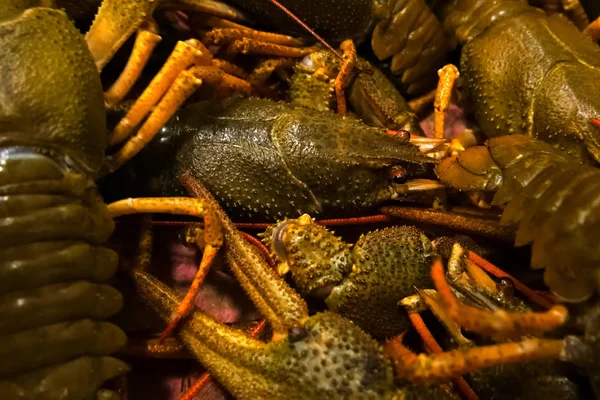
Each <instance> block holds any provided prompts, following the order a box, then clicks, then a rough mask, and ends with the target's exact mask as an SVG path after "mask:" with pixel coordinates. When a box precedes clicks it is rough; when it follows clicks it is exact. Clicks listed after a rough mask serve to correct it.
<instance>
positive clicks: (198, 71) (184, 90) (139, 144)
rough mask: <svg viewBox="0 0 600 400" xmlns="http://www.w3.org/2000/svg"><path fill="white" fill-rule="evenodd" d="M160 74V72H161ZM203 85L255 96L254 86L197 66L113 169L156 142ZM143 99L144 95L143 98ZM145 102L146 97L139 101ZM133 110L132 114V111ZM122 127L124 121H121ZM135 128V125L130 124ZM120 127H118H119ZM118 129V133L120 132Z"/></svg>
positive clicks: (112, 163)
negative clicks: (157, 137) (147, 145)
mask: <svg viewBox="0 0 600 400" xmlns="http://www.w3.org/2000/svg"><path fill="white" fill-rule="evenodd" d="M159 74H160V73H159ZM202 84H209V85H213V86H216V87H219V88H221V89H227V90H232V91H235V92H238V93H245V94H250V93H252V86H251V85H250V84H249V83H248V82H246V81H244V80H242V79H239V78H236V77H235V76H233V75H228V74H226V73H224V72H223V71H221V70H220V69H219V68H217V67H214V66H199V65H197V66H194V67H192V68H190V69H187V70H184V71H183V72H181V73H180V74H179V75H178V77H177V79H176V80H175V82H174V83H173V85H172V86H171V87H170V88H169V90H168V92H167V93H166V94H165V95H164V97H163V98H162V99H161V100H160V102H159V103H158V105H157V106H156V108H155V109H154V111H152V113H151V114H150V116H149V117H148V119H147V120H146V122H145V123H144V124H143V125H142V127H141V128H140V129H139V131H138V132H137V133H136V134H135V136H133V137H132V138H130V139H129V141H127V142H126V143H125V144H124V145H123V147H122V148H121V149H120V150H119V151H118V152H117V153H115V155H114V156H113V157H112V160H111V161H110V163H109V165H110V169H111V170H115V169H117V168H119V167H120V166H121V165H123V164H124V163H125V162H127V161H128V160H129V159H131V158H132V157H133V156H135V155H136V154H137V153H139V152H140V150H142V148H143V147H144V146H145V145H146V144H147V143H148V142H150V140H152V138H153V137H154V136H155V135H156V134H157V133H158V131H159V130H160V129H161V128H162V127H163V126H164V124H165V123H166V122H167V121H168V120H169V118H171V117H172V116H173V114H174V113H175V111H177V109H178V108H179V106H181V104H183V102H184V101H185V100H187V98H188V97H189V96H191V95H192V93H194V92H195V91H196V90H197V89H198V88H199V87H200V85H202ZM142 96H143V95H142ZM140 101H142V98H141V97H140V99H138V101H136V104H137V103H138V102H140ZM132 110H133V108H132ZM132 110H130V112H131V111H132ZM127 118H128V117H127V116H125V117H124V118H123V120H122V122H123V124H124V125H125V126H127V125H129V123H128V120H127ZM119 124H120V125H121V122H119ZM129 126H131V125H129ZM118 127H119V125H117V128H118ZM117 128H115V131H116V129H117Z"/></svg>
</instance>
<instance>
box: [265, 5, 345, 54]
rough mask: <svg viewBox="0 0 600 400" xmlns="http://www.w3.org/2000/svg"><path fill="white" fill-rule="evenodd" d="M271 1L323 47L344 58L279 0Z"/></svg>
mask: <svg viewBox="0 0 600 400" xmlns="http://www.w3.org/2000/svg"><path fill="white" fill-rule="evenodd" d="M269 1H270V2H271V3H273V4H275V5H276V6H277V7H279V9H281V11H283V12H284V13H286V14H287V15H288V16H289V17H290V18H291V19H293V20H294V21H296V23H298V24H299V25H300V26H301V27H303V28H304V29H306V31H307V32H308V33H310V34H311V35H312V36H314V37H315V38H316V39H317V40H318V41H319V42H321V43H322V44H323V46H325V47H327V48H328V49H329V50H330V51H331V52H333V54H335V55H336V57H337V58H339V59H340V60H341V59H342V56H341V55H340V53H338V52H337V51H336V50H335V49H334V48H333V47H331V46H330V45H329V43H327V42H326V41H325V39H323V38H322V37H321V36H319V35H318V34H317V32H315V31H313V30H312V29H311V28H310V27H309V26H308V25H306V24H305V23H304V22H302V20H301V19H300V18H298V17H296V15H295V14H294V13H293V12H291V11H290V10H288V9H287V8H286V7H285V6H284V5H283V4H281V3H280V2H278V1H277V0H269Z"/></svg>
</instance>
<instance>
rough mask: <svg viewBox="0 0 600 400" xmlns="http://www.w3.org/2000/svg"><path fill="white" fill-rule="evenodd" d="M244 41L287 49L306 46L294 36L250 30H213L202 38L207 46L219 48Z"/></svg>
mask: <svg viewBox="0 0 600 400" xmlns="http://www.w3.org/2000/svg"><path fill="white" fill-rule="evenodd" d="M242 39H253V40H255V41H257V42H263V43H270V44H276V45H280V46H286V47H302V46H304V44H305V43H304V40H302V39H296V38H295V37H292V36H286V35H280V34H278V33H270V32H262V31H256V30H254V29H249V28H242V29H234V28H224V29H218V28H217V29H213V30H211V31H210V32H207V33H206V34H205V35H204V37H203V38H202V42H203V43H204V44H205V45H209V44H214V45H218V46H224V45H228V44H231V43H233V42H235V41H237V40H242Z"/></svg>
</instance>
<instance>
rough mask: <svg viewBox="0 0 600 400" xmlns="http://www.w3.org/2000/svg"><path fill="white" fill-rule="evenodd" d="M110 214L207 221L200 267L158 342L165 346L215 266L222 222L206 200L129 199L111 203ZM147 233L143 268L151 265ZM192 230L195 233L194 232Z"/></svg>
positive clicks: (142, 244)
mask: <svg viewBox="0 0 600 400" xmlns="http://www.w3.org/2000/svg"><path fill="white" fill-rule="evenodd" d="M108 209H109V211H110V212H111V214H112V215H113V217H118V216H121V215H129V214H140V213H167V214H176V215H189V216H195V217H203V219H204V237H203V239H204V243H205V247H204V253H203V255H202V260H201V262H200V267H199V268H198V272H196V276H195V277H194V281H193V282H192V285H191V286H190V288H189V289H188V292H187V293H186V295H185V297H184V299H183V300H182V302H181V303H180V304H179V307H178V308H177V310H176V312H175V313H174V314H173V315H172V316H171V319H170V321H169V324H168V325H167V328H166V329H165V331H164V332H163V333H162V335H161V336H160V339H159V343H162V341H164V339H166V338H167V337H168V336H169V335H170V334H171V333H172V332H173V330H174V329H175V328H176V327H177V324H178V323H179V321H180V320H181V319H182V318H183V317H184V316H186V315H188V314H189V312H190V311H191V310H192V308H193V304H194V299H195V298H196V296H197V295H198V291H199V289H200V285H201V284H202V281H203V280H204V278H205V276H206V273H207V272H208V268H209V267H210V264H211V263H212V261H213V259H214V256H215V254H216V253H217V251H218V250H219V249H220V248H221V246H222V245H223V232H222V230H221V224H220V223H219V220H218V217H217V215H216V214H215V211H214V210H213V208H212V207H211V206H210V205H209V204H208V203H207V202H206V201H205V200H204V199H191V198H183V197H172V198H139V199H127V200H120V201H117V202H115V203H112V204H110V205H109V206H108ZM146 231H147V232H143V234H142V237H141V239H140V249H142V250H141V251H140V254H139V255H138V262H137V264H138V265H140V266H147V265H148V264H149V263H150V251H149V249H150V246H151V240H152V237H151V234H150V229H146ZM192 231H193V230H192ZM188 240H189V241H191V242H194V243H198V241H199V240H200V238H198V237H196V236H195V235H193V234H192V235H188Z"/></svg>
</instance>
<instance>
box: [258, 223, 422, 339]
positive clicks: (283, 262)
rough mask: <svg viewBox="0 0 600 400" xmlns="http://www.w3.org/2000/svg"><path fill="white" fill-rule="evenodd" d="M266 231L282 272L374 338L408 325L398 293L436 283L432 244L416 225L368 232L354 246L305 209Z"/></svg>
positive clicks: (395, 331)
mask: <svg viewBox="0 0 600 400" xmlns="http://www.w3.org/2000/svg"><path fill="white" fill-rule="evenodd" d="M263 237H264V238H263V240H264V241H265V243H266V244H267V246H268V247H270V249H271V251H272V252H273V253H274V254H275V257H276V260H277V262H278V263H279V265H280V266H279V272H280V273H286V272H287V271H290V272H291V274H292V278H293V280H294V282H295V283H296V286H297V288H298V290H299V291H300V293H301V294H302V295H304V296H307V295H315V296H318V297H322V298H324V299H325V302H326V304H327V307H328V309H329V310H331V311H333V312H335V313H338V314H341V315H343V316H344V317H346V318H349V319H350V320H352V321H353V322H354V323H356V324H357V325H358V326H360V327H361V328H362V329H364V330H365V331H366V332H368V333H369V334H371V335H373V336H374V337H376V338H391V337H393V336H395V335H397V334H399V333H401V332H403V331H405V330H407V329H408V327H409V324H410V323H409V321H408V317H407V315H406V314H405V313H402V312H399V311H398V310H397V307H396V304H397V303H398V299H399V298H402V297H406V296H409V295H411V294H413V293H414V287H425V288H429V287H431V286H432V282H431V278H430V277H429V267H430V265H431V259H432V254H433V253H434V250H433V248H432V244H431V242H430V241H429V239H428V238H427V236H425V234H424V233H423V232H421V231H419V230H418V229H416V228H414V227H410V226H404V227H390V228H386V229H383V230H381V231H376V232H369V233H367V234H366V235H363V236H361V238H360V239H359V241H358V242H357V243H356V245H355V246H353V247H351V246H350V245H348V244H347V243H345V242H343V241H342V240H341V239H340V238H339V237H336V236H335V235H334V234H333V233H332V232H330V231H328V230H327V229H326V228H325V227H323V226H321V225H318V224H316V223H315V222H314V221H313V220H312V219H311V218H310V217H309V216H308V215H306V214H305V215H303V216H301V217H300V218H298V219H295V220H290V219H288V220H284V221H282V222H279V223H278V224H276V225H273V226H271V227H270V228H269V229H268V230H267V231H266V232H265V233H264V235H263Z"/></svg>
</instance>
